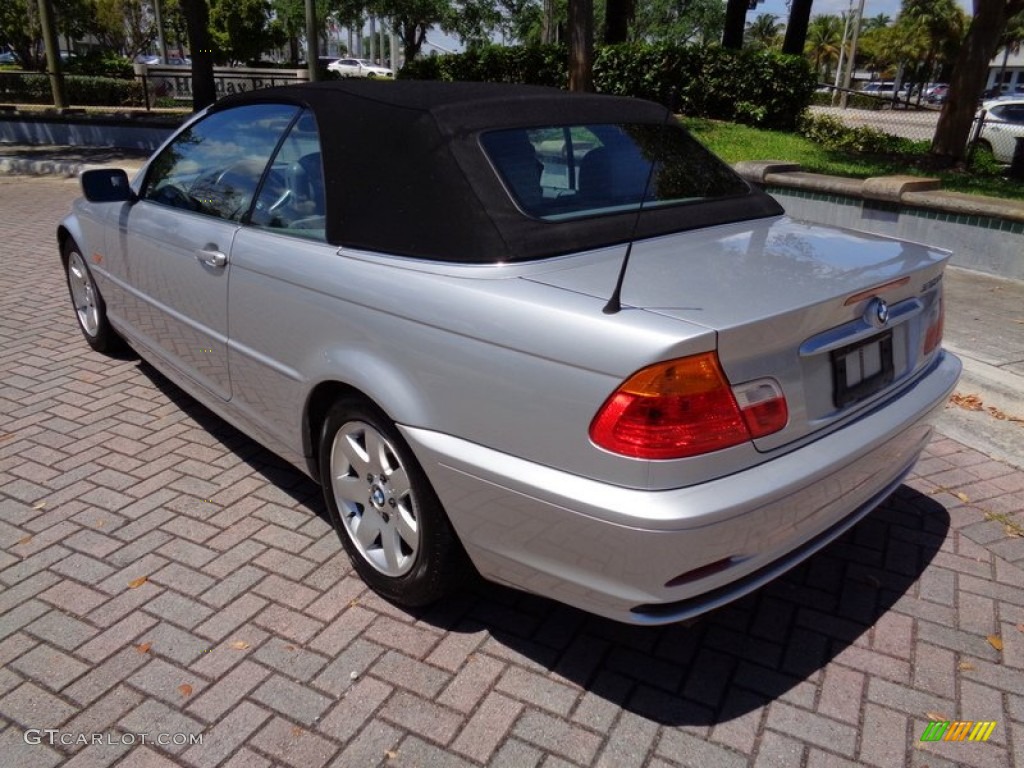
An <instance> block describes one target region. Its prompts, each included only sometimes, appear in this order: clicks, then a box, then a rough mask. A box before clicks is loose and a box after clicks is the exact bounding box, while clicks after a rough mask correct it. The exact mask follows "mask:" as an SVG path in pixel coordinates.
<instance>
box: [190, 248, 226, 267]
mask: <svg viewBox="0 0 1024 768" xmlns="http://www.w3.org/2000/svg"><path fill="white" fill-rule="evenodd" d="M196 260H197V261H199V262H200V263H202V264H205V265H206V266H208V267H215V268H217V269H222V268H223V267H224V266H225V265H226V264H227V263H228V255H227V254H226V253H224V252H223V251H218V250H217V246H215V245H208V246H206V247H205V248H200V249H199V250H198V251H196Z"/></svg>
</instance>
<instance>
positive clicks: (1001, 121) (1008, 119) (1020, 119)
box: [978, 98, 1024, 163]
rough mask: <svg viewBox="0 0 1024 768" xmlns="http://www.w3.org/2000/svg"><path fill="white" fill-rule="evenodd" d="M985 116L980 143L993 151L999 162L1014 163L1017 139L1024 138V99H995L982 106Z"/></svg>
mask: <svg viewBox="0 0 1024 768" xmlns="http://www.w3.org/2000/svg"><path fill="white" fill-rule="evenodd" d="M981 110H982V112H983V113H984V115H985V120H984V123H983V124H982V126H981V135H980V137H979V138H978V143H979V144H980V145H981V146H983V147H986V148H988V149H991V150H992V155H993V157H995V159H996V161H997V162H1000V163H1011V162H1013V152H1014V150H1015V148H1016V146H1017V139H1018V138H1020V137H1024V98H1015V99H1007V98H1003V99H993V100H992V101H986V102H984V103H983V104H982V105H981Z"/></svg>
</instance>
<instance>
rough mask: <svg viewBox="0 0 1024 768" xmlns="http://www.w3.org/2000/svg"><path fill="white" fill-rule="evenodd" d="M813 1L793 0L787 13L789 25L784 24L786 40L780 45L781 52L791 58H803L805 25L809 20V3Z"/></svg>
mask: <svg viewBox="0 0 1024 768" xmlns="http://www.w3.org/2000/svg"><path fill="white" fill-rule="evenodd" d="M812 2H814V0H793V5H792V6H791V7H790V11H789V23H788V24H786V39H785V41H784V42H783V43H782V52H783V53H789V54H792V55H793V56H803V53H804V44H805V43H806V42H807V25H808V24H809V23H810V20H811V3H812Z"/></svg>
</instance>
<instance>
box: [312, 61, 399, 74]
mask: <svg viewBox="0 0 1024 768" xmlns="http://www.w3.org/2000/svg"><path fill="white" fill-rule="evenodd" d="M327 69H328V70H330V71H331V72H337V73H338V74H339V75H341V76H342V77H394V76H395V73H394V72H392V71H391V70H390V69H388V68H387V67H382V66H380V65H379V64H374V63H373V62H372V61H368V60H366V59H338V60H337V61H333V62H331V63H330V64H328V65H327Z"/></svg>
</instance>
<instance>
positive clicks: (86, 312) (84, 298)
mask: <svg viewBox="0 0 1024 768" xmlns="http://www.w3.org/2000/svg"><path fill="white" fill-rule="evenodd" d="M62 250H63V256H64V269H65V272H66V273H67V279H68V291H69V292H70V294H71V303H72V305H73V306H74V308H75V317H76V318H77V319H78V327H79V328H80V329H81V331H82V335H83V336H85V340H86V341H87V342H89V346H90V347H92V348H93V349H95V350H96V351H97V352H105V353H112V352H118V351H120V350H121V349H123V346H124V343H123V342H122V341H121V338H120V337H119V336H118V335H117V332H116V331H114V329H113V328H111V327H110V322H109V321H108V320H107V306H106V304H104V303H103V297H102V296H101V295H100V291H99V288H97V287H96V281H95V280H93V277H92V273H91V272H90V271H89V267H88V266H86V263H85V259H84V258H83V257H82V250H81V248H79V247H78V244H77V243H76V242H75V241H74V240H71V239H69V240H68V241H67V242H66V243H65V244H64V247H63V249H62Z"/></svg>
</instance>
